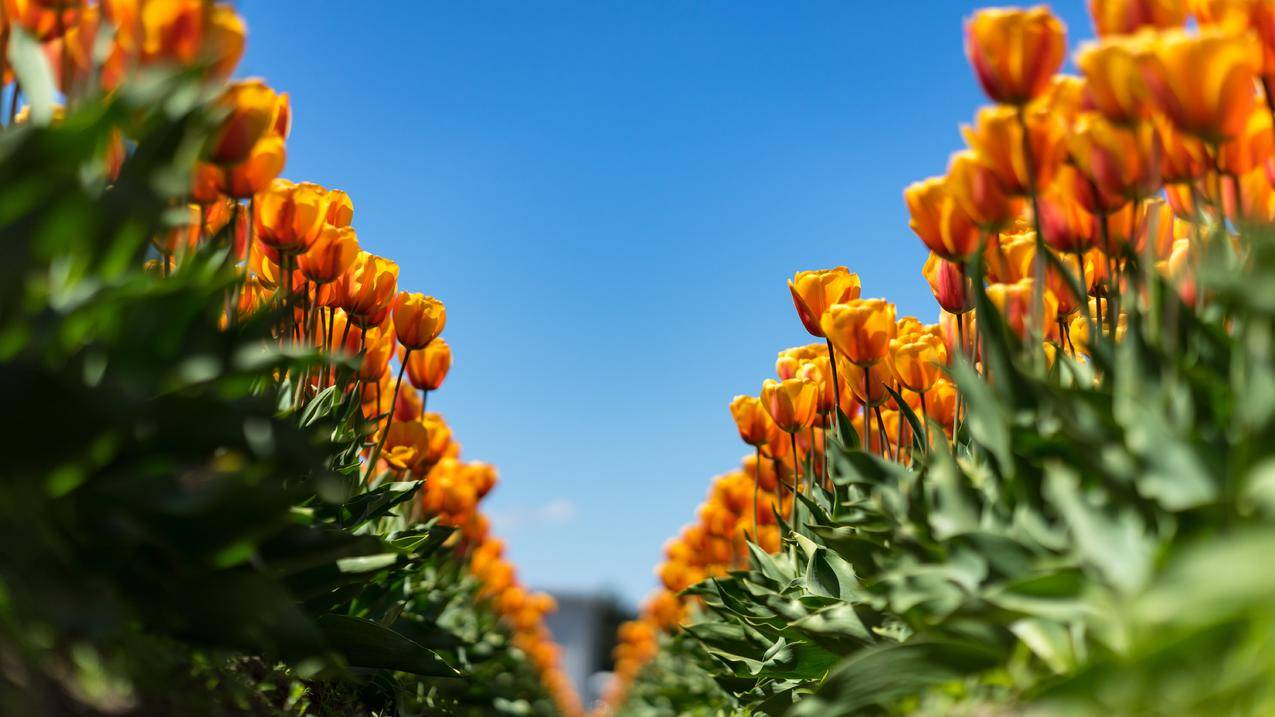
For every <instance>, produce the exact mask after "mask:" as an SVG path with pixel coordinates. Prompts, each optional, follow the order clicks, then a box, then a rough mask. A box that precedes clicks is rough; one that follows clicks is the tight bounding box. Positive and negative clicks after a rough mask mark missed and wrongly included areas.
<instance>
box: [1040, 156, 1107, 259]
mask: <svg viewBox="0 0 1275 717" xmlns="http://www.w3.org/2000/svg"><path fill="white" fill-rule="evenodd" d="M1065 173H1076V170H1075V169H1073V168H1070V167H1068V168H1066V169H1065V170H1064V172H1062V173H1060V174H1059V177H1060V179H1061V178H1062V177H1063V176H1064V174H1065ZM1040 230H1041V232H1042V234H1043V235H1044V239H1045V244H1046V245H1048V246H1050V247H1052V248H1053V249H1055V250H1057V251H1060V252H1065V253H1070V254H1077V253H1081V252H1085V251H1088V250H1089V249H1091V248H1093V246H1094V245H1095V244H1096V243H1097V241H1098V220H1097V219H1096V218H1095V217H1094V215H1093V214H1092V213H1091V212H1090V211H1089V210H1088V209H1086V208H1085V206H1084V205H1083V204H1081V202H1080V201H1078V200H1077V199H1076V198H1075V196H1074V195H1073V194H1072V192H1071V191H1069V190H1068V188H1067V187H1066V182H1065V181H1060V182H1056V183H1055V184H1053V185H1052V186H1051V187H1050V188H1049V190H1048V191H1046V192H1045V194H1044V195H1042V196H1041V198H1040Z"/></svg>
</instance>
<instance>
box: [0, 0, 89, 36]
mask: <svg viewBox="0 0 1275 717" xmlns="http://www.w3.org/2000/svg"><path fill="white" fill-rule="evenodd" d="M87 4H88V3H87V2H86V1H85V0H63V1H61V2H50V1H49V0H4V19H5V20H6V21H7V22H8V23H9V24H11V25H13V26H15V27H21V28H22V29H23V30H26V31H27V32H28V33H29V34H31V35H32V36H34V37H35V38H36V39H37V40H40V41H41V42H45V41H48V40H52V39H54V38H56V37H60V36H61V35H62V34H63V33H64V32H66V31H67V29H68V28H70V27H72V26H74V25H75V24H76V23H77V22H78V21H79V16H80V13H81V12H83V11H84V9H85V6H86V5H87Z"/></svg>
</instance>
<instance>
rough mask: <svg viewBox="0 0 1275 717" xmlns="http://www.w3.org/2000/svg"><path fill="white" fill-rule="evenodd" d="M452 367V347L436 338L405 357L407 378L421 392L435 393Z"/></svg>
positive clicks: (445, 341) (441, 338)
mask: <svg viewBox="0 0 1275 717" xmlns="http://www.w3.org/2000/svg"><path fill="white" fill-rule="evenodd" d="M451 367H452V347H451V346H448V345H447V340H446V339H444V338H443V337H441V336H440V337H438V338H436V339H434V340H433V341H431V342H429V344H428V345H427V346H426V347H425V348H423V349H421V350H420V351H413V352H412V354H411V355H410V356H408V357H407V378H408V380H410V381H411V382H412V385H413V386H415V387H416V388H417V389H419V390H421V391H437V390H438V389H439V388H440V387H442V385H443V380H444V379H446V378H447V372H448V371H450V370H451Z"/></svg>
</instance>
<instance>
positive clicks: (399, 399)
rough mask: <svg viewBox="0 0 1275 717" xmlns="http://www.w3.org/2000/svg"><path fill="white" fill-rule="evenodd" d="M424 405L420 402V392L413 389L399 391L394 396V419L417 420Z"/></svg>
mask: <svg viewBox="0 0 1275 717" xmlns="http://www.w3.org/2000/svg"><path fill="white" fill-rule="evenodd" d="M424 410H425V407H424V406H423V405H422V404H421V397H420V394H418V393H416V392H415V391H399V392H398V396H396V397H395V398H394V420H396V421H417V420H420V417H421V412H423V411H424Z"/></svg>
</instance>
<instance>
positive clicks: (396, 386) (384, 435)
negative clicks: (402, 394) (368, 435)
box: [363, 349, 412, 483]
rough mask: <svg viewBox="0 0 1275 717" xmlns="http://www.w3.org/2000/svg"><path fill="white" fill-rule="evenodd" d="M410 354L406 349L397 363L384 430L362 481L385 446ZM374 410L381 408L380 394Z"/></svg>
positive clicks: (377, 385)
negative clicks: (400, 360) (396, 375)
mask: <svg viewBox="0 0 1275 717" xmlns="http://www.w3.org/2000/svg"><path fill="white" fill-rule="evenodd" d="M411 355H412V350H411V349H407V352H406V353H404V354H403V361H402V362H401V363H400V364H399V367H398V378H397V379H395V380H394V392H393V393H392V394H390V412H389V418H388V419H386V421H385V430H383V431H381V440H379V441H377V442H376V448H375V449H373V450H372V454H371V456H369V457H368V461H367V473H366V474H365V475H364V476H363V482H364V483H367V481H368V479H369V478H371V477H372V471H373V470H375V469H376V461H377V460H379V459H380V457H381V449H382V448H384V447H385V439H386V438H389V435H390V425H391V424H393V423H394V406H395V405H396V404H397V403H398V389H399V386H401V385H403V371H404V370H405V369H406V368H407V359H408V357H409V356H411ZM376 389H377V390H378V391H379V390H380V389H381V384H380V382H379V381H378V382H377V384H376ZM376 410H377V411H378V412H379V411H380V410H381V399H380V396H377V400H376Z"/></svg>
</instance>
